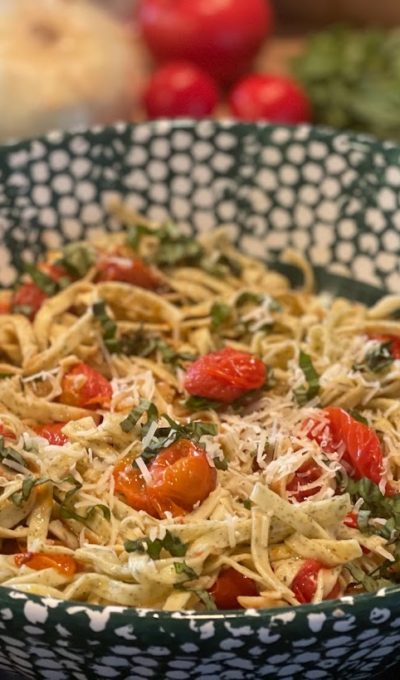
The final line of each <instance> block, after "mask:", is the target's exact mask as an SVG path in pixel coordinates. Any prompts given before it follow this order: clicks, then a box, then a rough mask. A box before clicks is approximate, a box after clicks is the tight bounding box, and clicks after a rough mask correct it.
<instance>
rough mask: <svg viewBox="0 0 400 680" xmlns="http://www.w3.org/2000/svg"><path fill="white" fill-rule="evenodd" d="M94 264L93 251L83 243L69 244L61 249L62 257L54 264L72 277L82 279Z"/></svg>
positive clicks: (94, 255) (94, 254)
mask: <svg viewBox="0 0 400 680" xmlns="http://www.w3.org/2000/svg"><path fill="white" fill-rule="evenodd" d="M95 262H96V253H95V251H94V250H93V249H92V248H91V247H90V246H89V245H88V244H87V243H84V242H83V241H78V242H77V243H69V244H68V245H66V246H64V248H63V249H62V257H61V259H60V260H58V261H57V263H56V264H60V265H62V266H63V267H64V269H66V270H67V271H68V272H69V273H70V274H72V276H76V277H78V278H82V276H85V274H87V272H88V271H89V269H90V268H91V267H92V266H93V265H94V263H95Z"/></svg>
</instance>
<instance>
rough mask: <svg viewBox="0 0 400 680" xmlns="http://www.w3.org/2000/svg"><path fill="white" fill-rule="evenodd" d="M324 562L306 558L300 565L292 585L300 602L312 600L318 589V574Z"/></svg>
mask: <svg viewBox="0 0 400 680" xmlns="http://www.w3.org/2000/svg"><path fill="white" fill-rule="evenodd" d="M323 566H324V565H323V564H321V562H318V561H317V560H306V561H305V562H304V563H303V565H302V566H301V567H300V569H299V571H298V572H297V574H296V576H295V577H294V579H293V581H292V585H291V586H290V587H291V589H292V590H293V592H294V594H295V596H296V597H297V599H298V601H299V602H300V604H305V603H306V602H311V601H312V599H313V597H314V595H315V591H316V590H317V576H318V572H319V571H320V569H322V568H323Z"/></svg>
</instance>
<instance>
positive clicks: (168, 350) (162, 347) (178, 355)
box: [156, 339, 197, 366]
mask: <svg viewBox="0 0 400 680" xmlns="http://www.w3.org/2000/svg"><path fill="white" fill-rule="evenodd" d="M156 347H157V349H158V350H159V352H160V353H161V358H162V360H163V362H164V363H165V364H171V366H181V364H182V362H183V361H194V360H195V359H197V356H196V355H195V354H190V353H189V352H176V351H175V350H174V349H173V347H170V345H167V343H166V342H164V341H163V340H161V339H159V340H158V342H157V345H156Z"/></svg>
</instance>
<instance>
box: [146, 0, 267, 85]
mask: <svg viewBox="0 0 400 680" xmlns="http://www.w3.org/2000/svg"><path fill="white" fill-rule="evenodd" d="M138 21H139V27H140V29H141V31H142V35H143V37H144V40H145V43H146V45H147V47H148V48H149V50H150V51H151V53H152V54H153V55H154V56H155V57H156V59H159V60H161V61H165V60H168V61H169V60H172V59H185V60H188V61H191V62H192V63H193V64H197V66H200V67H201V68H205V69H206V71H208V73H210V74H211V75H213V76H214V78H218V79H221V80H223V81H232V80H235V78H237V77H238V76H240V75H241V74H242V73H245V72H246V70H247V69H248V68H249V66H250V64H251V62H252V60H253V58H254V57H255V55H256V54H257V52H258V50H259V48H260V47H261V45H262V43H263V42H264V40H265V38H266V36H267V35H268V33H269V32H270V31H271V28H272V24H273V12H272V6H271V3H270V2H269V0H223V2H221V0H218V1H217V0H211V1H210V0H207V1H206V2H205V1H204V0H140V2H139V13H138Z"/></svg>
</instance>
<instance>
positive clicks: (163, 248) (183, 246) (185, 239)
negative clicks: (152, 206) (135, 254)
mask: <svg viewBox="0 0 400 680" xmlns="http://www.w3.org/2000/svg"><path fill="white" fill-rule="evenodd" d="M145 234H151V235H152V236H154V237H155V238H156V239H157V240H158V245H157V248H156V250H155V252H154V254H153V260H154V262H156V263H157V264H159V265H165V266H169V267H171V266H176V265H183V264H188V265H190V264H198V263H199V262H200V260H201V258H202V256H203V254H204V251H203V248H202V246H201V245H200V243H198V242H197V241H196V240H195V239H193V238H191V237H189V236H185V235H184V234H182V233H181V232H180V230H179V228H178V227H177V226H176V225H175V224H173V223H172V222H166V223H165V224H164V225H163V226H162V227H161V228H160V229H158V230H150V229H148V228H147V227H144V226H140V225H139V226H134V227H131V229H130V231H129V233H128V243H129V245H130V246H131V247H132V248H134V249H137V247H138V245H139V243H140V239H141V237H142V236H143V235H145Z"/></svg>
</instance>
